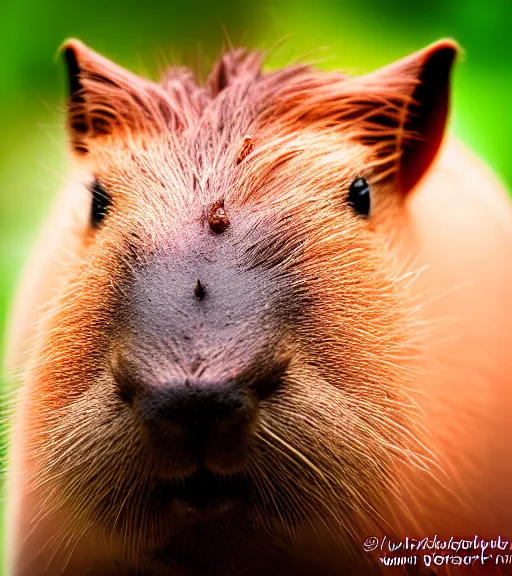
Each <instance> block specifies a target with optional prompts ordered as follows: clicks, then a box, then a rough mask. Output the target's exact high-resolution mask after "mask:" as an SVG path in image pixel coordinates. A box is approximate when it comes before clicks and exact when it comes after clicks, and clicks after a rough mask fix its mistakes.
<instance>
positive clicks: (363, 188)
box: [348, 178, 370, 216]
mask: <svg viewBox="0 0 512 576" xmlns="http://www.w3.org/2000/svg"><path fill="white" fill-rule="evenodd" d="M348 203H349V204H350V205H351V206H352V208H353V210H354V212H355V213H356V214H359V215H361V216H368V214H369V213H370V187H369V186H368V182H367V181H366V179H365V178H356V179H355V180H354V181H353V182H352V184H351V185H350V189H349V192H348Z"/></svg>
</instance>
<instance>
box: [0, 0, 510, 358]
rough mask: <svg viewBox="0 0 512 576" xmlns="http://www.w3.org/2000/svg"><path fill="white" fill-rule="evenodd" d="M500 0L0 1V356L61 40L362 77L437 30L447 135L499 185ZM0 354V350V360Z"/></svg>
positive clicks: (40, 210)
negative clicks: (445, 64)
mask: <svg viewBox="0 0 512 576" xmlns="http://www.w3.org/2000/svg"><path fill="white" fill-rule="evenodd" d="M511 25H512V1H511V0H487V1H482V0H466V1H465V2H462V1H461V0H418V1H416V2H409V3H406V2H404V1H403V0H359V1H357V2H356V1H355V0H353V1H352V2H348V1H341V0H340V1H338V2H334V1H331V2H329V1H325V0H318V1H316V2H313V1H312V0H310V1H308V2H304V1H300V0H295V1H293V2H292V1H288V2H286V1H281V2H269V1H267V0H260V1H258V0H253V1H244V2H237V1H234V0H217V1H216V2H208V1H207V0H203V1H198V0H193V1H187V2H179V1H177V0H144V1H142V0H137V1H134V0H122V1H121V0H113V1H112V0H111V1H105V0H88V2H82V3H80V4H78V3H74V2H68V1H65V0H2V3H1V6H0V115H1V134H2V137H1V140H0V240H1V244H0V272H1V276H0V278H1V283H0V350H1V349H3V344H4V339H5V325H6V317H7V311H8V305H9V302H10V301H11V300H12V297H13V294H14V291H15V286H16V280H17V278H18V277H19V273H20V270H21V267H22V265H23V263H24V261H25V260H26V258H27V255H28V252H29V250H30V247H31V245H32V243H33V242H34V238H35V234H36V232H37V230H38V228H39V226H40V224H41V222H42V220H43V219H44V216H45V214H46V212H47V210H48V207H49V204H50V202H51V199H52V197H53V196H54V194H55V192H56V191H57V189H58V188H59V186H60V185H61V182H62V180H63V178H65V160H66V154H65V150H66V148H65V134H64V130H63V126H62V110H63V102H64V94H65V81H64V75H63V66H62V65H61V63H60V61H58V58H57V57H56V53H57V49H58V47H59V46H60V44H61V43H62V41H63V40H64V39H65V38H67V37H71V36H76V37H78V38H80V39H81V40H83V41H84V42H85V43H87V44H89V45H90V46H91V47H93V48H94V49H95V50H97V51H99V52H101V53H104V54H105V55H106V56H107V57H109V58H111V59H113V60H115V61H116V62H118V63H119V64H121V65H123V66H126V67H129V68H130V69H132V70H134V71H135V72H139V73H142V74H149V75H154V74H155V73H156V72H157V71H158V69H159V68H160V69H161V68H162V67H163V66H164V65H165V63H187V64H191V65H193V66H194V67H196V68H199V69H204V68H205V66H206V65H207V64H208V63H209V62H211V60H212V59H213V58H215V57H216V56H218V55H219V54H220V52H221V50H222V47H223V46H226V45H228V44H229V42H232V43H233V44H235V45H240V44H246V45H249V46H250V47H258V48H262V49H268V50H270V55H269V58H268V66H269V67H276V66H282V65H285V64H288V63H290V62H292V61H293V60H295V59H298V58H301V57H302V58H304V59H307V60H312V61H315V62H317V63H318V65H319V66H322V67H324V68H329V69H343V70H348V71H350V72H356V73H360V72H365V71H368V70H371V69H373V68H376V67H378V66H381V65H384V64H386V63H388V62H390V61H392V60H394V59H396V58H399V57H401V56H404V55H406V54H408V53H410V52H412V51H414V50H417V49H419V48H421V47H423V46H424V45H426V44H428V43H430V42H432V41H434V40H436V39H438V38H440V37H446V36H451V37H453V38H455V39H456V40H457V41H458V42H459V43H460V45H461V47H462V48H463V53H462V56H461V57H460V58H459V62H458V65H457V66H456V69H455V74H454V91H453V114H452V129H453V130H454V131H455V133H456V134H457V135H459V136H460V137H461V138H462V139H463V140H465V141H466V142H467V143H468V144H469V145H470V146H472V147H473V148H474V149H476V150H477V151H478V152H479V153H480V155H481V156H483V157H484V158H485V159H486V160H487V161H488V162H489V163H490V164H491V165H492V166H493V168H494V169H495V171H496V172H497V173H498V174H499V175H500V176H501V177H502V179H504V180H505V181H506V183H507V184H508V186H509V188H512V162H510V155H511V152H512V146H511V144H512V106H511V104H510V102H511V99H510V94H512V42H511V40H510V29H511ZM0 359H1V356H0Z"/></svg>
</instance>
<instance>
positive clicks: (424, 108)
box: [368, 40, 458, 193]
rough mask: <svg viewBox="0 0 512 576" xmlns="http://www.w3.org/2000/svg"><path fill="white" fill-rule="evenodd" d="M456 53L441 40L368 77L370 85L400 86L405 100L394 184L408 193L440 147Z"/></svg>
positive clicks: (449, 45) (450, 42)
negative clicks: (405, 92)
mask: <svg viewBox="0 0 512 576" xmlns="http://www.w3.org/2000/svg"><path fill="white" fill-rule="evenodd" d="M457 51H458V46H457V44H456V43H455V42H454V41H452V40H440V41H438V42H436V43H434V44H431V45H430V46H427V47H426V48H424V49H423V50H420V51H419V52H416V53H414V54H411V55H410V56H407V57H406V58H403V59H401V60H398V61H397V62H394V63H393V64H390V65H389V66H386V67H384V68H381V69H379V70H377V71H376V72H374V73H372V74H369V75H368V76H369V77H371V83H372V84H373V83H375V84H376V85H378V84H382V83H386V84H395V85H400V84H402V81H403V80H404V79H412V80H413V82H412V84H411V83H409V82H404V83H403V84H402V86H403V89H405V90H407V91H408V92H410V93H409V94H407V95H404V96H407V97H406V98H404V107H403V111H402V122H401V126H400V129H399V131H398V133H397V138H398V142H397V148H398V150H397V152H398V158H399V159H398V170H397V172H396V174H397V184H398V186H399V188H400V190H401V191H402V192H403V193H407V192H409V190H411V189H412V188H413V187H414V186H415V184H416V183H417V182H418V180H419V179H420V178H421V176H422V175H423V174H424V173H425V171H426V170H427V169H428V167H429V166H430V164H431V162H432V160H433V159H434V157H435V155H436V153H437V152H438V150H439V147H440V145H441V142H442V139H443V135H444V132H445V127H446V120H447V115H448V109H449V100H450V72H451V68H452V64H453V62H454V59H455V56H456V54H457Z"/></svg>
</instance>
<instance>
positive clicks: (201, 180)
mask: <svg viewBox="0 0 512 576" xmlns="http://www.w3.org/2000/svg"><path fill="white" fill-rule="evenodd" d="M454 53H455V47H454V45H453V44H452V43H450V42H447V41H443V42H440V43H438V44H435V45H433V46H431V47H429V48H427V49H425V50H424V51H422V52H419V53H417V54H414V55H413V56H411V57H409V58H406V59H404V60H401V61H399V62H398V63H395V64H393V65H391V66H389V67H387V68H384V69H381V70H379V71H377V72H374V73H371V74H367V75H365V76H360V77H349V76H345V75H341V74H334V73H327V72H321V71H317V70H313V69H311V68H309V67H307V66H302V65H298V66H294V67H290V68H285V69H283V70H279V71H277V72H271V73H264V72H263V71H262V69H261V59H260V56H259V55H258V54H256V53H249V52H246V51H244V50H237V51H233V52H230V53H227V54H225V55H224V56H223V57H222V58H221V59H220V60H219V61H218V62H217V63H216V64H215V66H214V67H213V70H212V72H211V73H210V75H209V77H208V78H207V79H206V82H204V83H203V84H199V83H196V81H195V79H194V78H193V76H192V74H191V73H190V72H189V71H187V70H185V69H181V68H180V69H174V68H173V69H171V70H170V71H169V72H168V73H167V75H166V76H165V77H164V78H163V80H162V81H161V82H160V83H153V82H151V81H149V80H145V79H142V78H139V77H137V76H135V75H133V74H131V73H129V72H127V71H125V70H123V69H121V68H119V67H117V66H116V65H114V64H112V63H111V62H109V61H107V60H106V59H104V58H102V57H101V56H99V55H97V54H96V53H94V52H92V51H91V50H89V49H88V48H86V47H85V46H83V45H82V44H81V43H80V42H78V41H70V42H68V43H66V45H65V46H64V55H65V59H66V62H67V67H68V71H69V79H70V82H69V85H70V96H69V105H68V127H69V133H70V143H71V148H72V153H73V160H74V163H75V165H76V167H77V170H78V171H79V172H80V173H81V174H85V175H86V176H85V177H84V185H83V190H82V192H83V195H84V198H86V199H87V200H86V201H85V202H83V206H84V210H83V213H81V214H76V215H75V220H74V223H73V226H76V234H77V235H80V236H81V240H80V246H81V248H80V250H79V251H78V253H77V254H76V257H75V259H74V261H73V266H72V269H70V270H68V274H67V275H66V277H65V280H64V282H63V286H62V289H61V291H60V292H59V294H58V295H56V298H55V300H54V302H53V304H52V306H51V310H50V312H49V314H48V315H47V316H46V318H45V319H44V322H43V323H42V327H41V334H40V336H41V337H40V342H39V346H38V348H37V354H36V358H35V361H34V362H33V365H32V368H31V370H32V373H33V378H32V380H31V382H32V384H31V386H33V387H34V393H33V394H31V395H30V396H29V400H28V402H29V409H30V410H31V411H32V413H33V414H37V418H34V422H35V424H34V426H33V427H32V429H31V430H30V431H29V434H30V437H31V442H32V444H33V446H35V447H36V449H35V450H34V453H37V459H36V458H35V459H34V464H33V465H34V466H35V467H36V468H37V478H38V482H39V483H40V486H41V487H43V488H45V489H46V490H47V497H48V502H53V504H48V506H54V505H60V506H62V507H63V508H64V509H65V510H66V512H67V516H66V518H67V520H66V522H67V526H66V532H67V533H68V534H73V535H79V534H80V533H81V532H83V531H84V530H86V529H91V530H98V531H99V533H103V534H106V535H113V536H114V537H119V538H120V539H121V540H122V541H123V542H124V543H125V551H126V554H127V555H131V556H132V557H133V559H134V561H135V560H137V561H141V559H143V558H153V559H160V560H161V561H169V562H172V561H175V560H176V561H179V560H183V559H188V560H189V561H191V562H197V563H198V564H201V551H205V550H209V551H210V552H211V555H210V556H209V558H208V562H209V563H210V564H211V563H214V562H215V561H216V558H217V557H218V561H219V563H221V561H222V560H221V559H220V555H221V551H222V550H227V549H229V550H230V553H231V554H236V553H238V552H239V553H240V555H242V556H243V555H244V553H245V552H246V551H247V550H246V549H247V547H248V546H253V545H255V544H254V543H257V545H258V546H260V547H261V550H264V549H265V543H272V546H274V547H280V548H281V549H282V550H283V553H285V552H286V551H289V550H291V549H292V548H293V547H294V545H295V543H296V542H297V541H298V540H300V539H301V538H302V537H303V534H306V533H312V534H314V533H317V534H318V535H322V536H321V537H320V536H319V538H320V539H323V540H325V541H331V542H332V541H333V540H336V541H338V542H341V543H342V544H343V546H345V547H346V548H347V549H349V548H350V542H351V541H352V540H354V539H357V538H359V537H360V535H361V531H362V530H363V528H364V527H366V526H368V525H372V523H373V524H379V523H380V516H379V511H381V510H382V509H383V508H382V507H383V505H384V503H385V502H386V501H387V499H389V497H390V496H391V495H393V494H394V492H395V490H397V489H398V488H397V487H398V484H399V479H400V476H401V474H402V473H403V470H404V469H406V468H407V467H411V466H423V465H425V462H424V460H425V457H426V455H425V454H424V453H423V452H422V448H421V434H419V433H418V430H417V428H416V413H415V407H414V401H413V398H412V397H411V395H410V389H409V386H410V383H411V381H412V380H413V378H414V374H415V369H414V361H413V360H414V354H415V348H414V342H415V338H414V336H415V335H416V334H417V326H415V315H414V307H415V305H416V303H415V302H414V301H413V300H412V299H411V297H410V294H409V285H410V283H411V281H412V280H413V278H414V273H413V272H414V269H413V268H408V267H407V266H405V267H404V266H400V265H398V264H397V261H396V258H395V253H394V249H393V248H392V246H393V243H392V237H393V223H394V222H397V221H398V220H399V219H400V214H401V207H402V205H403V203H404V202H406V200H407V192H408V191H409V190H410V189H411V188H412V187H413V186H414V185H415V183H416V182H417V181H418V180H419V178H420V177H421V176H422V174H423V172H424V171H425V170H426V168H427V167H428V165H429V164H430V162H431V160H432V158H433V157H434V155H435V154H436V152H437V150H438V147H439V144H440V141H441V138H442V135H443V131H444V125H445V120H446V113H447V93H448V76H449V70H450V67H451V64H452V60H453V57H454Z"/></svg>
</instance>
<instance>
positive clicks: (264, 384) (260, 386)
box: [253, 376, 282, 400]
mask: <svg viewBox="0 0 512 576" xmlns="http://www.w3.org/2000/svg"><path fill="white" fill-rule="evenodd" d="M281 384H282V379H281V378H280V377H279V376H273V377H270V378H261V379H260V380H258V381H256V382H255V383H254V385H253V388H254V390H255V391H256V394H257V395H258V398H259V400H266V399H267V398H269V397H270V396H272V395H273V394H274V392H276V391H277V390H278V389H279V388H280V387H281Z"/></svg>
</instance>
